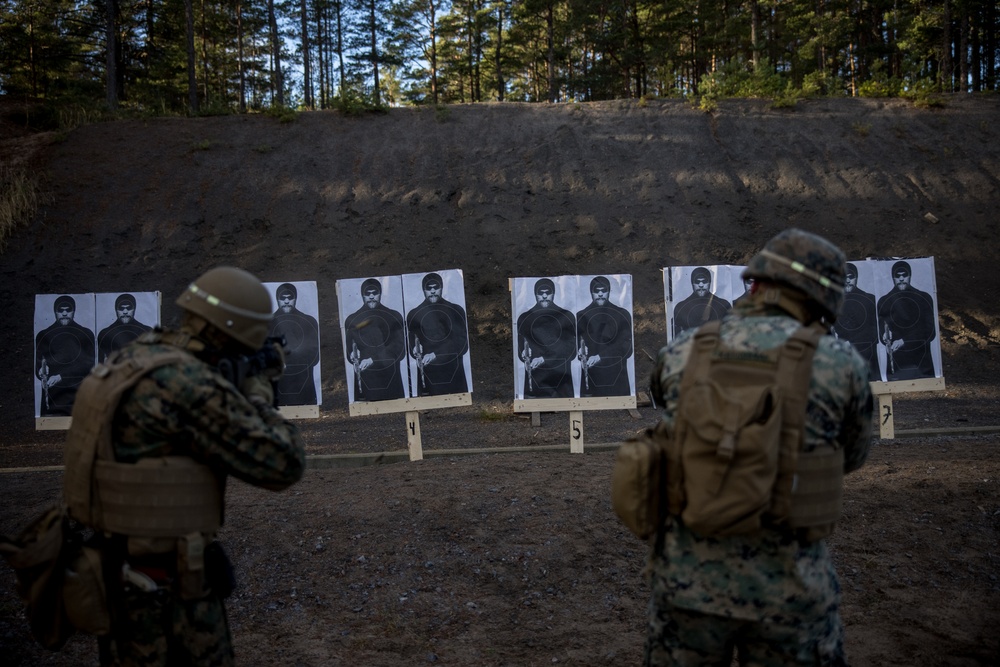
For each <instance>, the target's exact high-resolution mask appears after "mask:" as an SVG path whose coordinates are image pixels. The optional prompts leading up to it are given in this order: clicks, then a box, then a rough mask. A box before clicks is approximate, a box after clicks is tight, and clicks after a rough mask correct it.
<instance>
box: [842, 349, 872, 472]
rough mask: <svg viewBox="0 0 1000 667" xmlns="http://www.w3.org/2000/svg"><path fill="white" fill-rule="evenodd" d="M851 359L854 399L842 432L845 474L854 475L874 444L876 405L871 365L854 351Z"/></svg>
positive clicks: (849, 403) (852, 397)
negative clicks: (870, 381)
mask: <svg viewBox="0 0 1000 667" xmlns="http://www.w3.org/2000/svg"><path fill="white" fill-rule="evenodd" d="M849 353H850V355H851V357H852V359H851V373H850V377H851V383H852V386H851V398H850V400H849V401H848V404H847V407H846V410H847V412H846V414H847V419H845V421H844V429H843V431H842V432H841V440H840V442H841V444H842V445H843V447H844V472H845V473H848V472H853V471H855V470H857V469H858V468H860V467H861V466H862V465H864V462H865V460H866V459H867V458H868V451H869V449H870V448H871V444H872V428H873V425H872V417H873V412H874V410H875V402H874V400H873V398H872V389H871V385H870V384H869V374H868V364H867V363H865V361H864V360H863V359H862V358H861V356H860V355H859V354H858V353H857V351H855V350H854V348H853V347H851V348H850V349H849Z"/></svg>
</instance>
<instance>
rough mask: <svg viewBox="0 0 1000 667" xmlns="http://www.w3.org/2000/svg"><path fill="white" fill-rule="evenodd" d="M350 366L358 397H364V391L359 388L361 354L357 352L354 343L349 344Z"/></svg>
mask: <svg viewBox="0 0 1000 667" xmlns="http://www.w3.org/2000/svg"><path fill="white" fill-rule="evenodd" d="M351 365H353V366H354V380H355V381H356V382H357V384H358V396H359V397H360V396H363V395H364V393H365V392H364V390H363V389H362V388H361V353H360V352H358V344H357V343H356V342H352V343H351Z"/></svg>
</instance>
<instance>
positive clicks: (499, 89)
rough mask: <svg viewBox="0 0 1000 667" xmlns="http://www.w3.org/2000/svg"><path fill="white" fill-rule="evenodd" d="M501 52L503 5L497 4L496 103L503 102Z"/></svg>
mask: <svg viewBox="0 0 1000 667" xmlns="http://www.w3.org/2000/svg"><path fill="white" fill-rule="evenodd" d="M502 50H503V3H502V2H501V3H498V4H497V47H496V52H495V54H494V56H495V57H494V61H495V64H496V68H497V102H503V92H504V80H503V67H502V65H501V60H500V54H501V51H502Z"/></svg>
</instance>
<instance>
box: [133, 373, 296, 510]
mask: <svg viewBox="0 0 1000 667" xmlns="http://www.w3.org/2000/svg"><path fill="white" fill-rule="evenodd" d="M122 408H123V409H125V410H126V416H127V419H126V420H124V422H125V423H124V425H123V426H122V427H121V430H120V431H119V436H118V441H117V443H116V446H115V451H116V454H117V455H118V457H119V460H125V461H127V460H129V459H132V460H135V459H138V458H142V457H144V456H165V455H170V454H174V455H185V454H190V455H191V456H193V457H194V458H196V459H198V460H200V461H202V462H204V463H206V464H208V465H209V466H211V467H212V468H214V469H216V470H218V471H220V472H224V473H226V474H230V475H233V476H234V477H237V478H239V479H242V480H243V481H245V482H248V483H250V484H253V485H254V486H260V487H264V488H267V489H272V490H280V489H283V488H286V487H288V486H290V485H292V484H294V483H295V482H297V481H298V480H299V479H301V478H302V473H303V471H304V469H305V452H304V449H303V445H302V438H301V436H300V434H299V430H298V428H297V427H296V426H295V424H293V423H292V422H290V421H288V420H287V419H285V418H283V417H282V416H281V414H280V413H279V412H278V411H277V410H275V409H274V408H273V407H271V406H270V405H262V406H261V407H260V408H257V407H255V406H254V405H253V404H251V403H250V401H248V400H247V399H246V397H244V396H243V394H241V393H240V392H239V390H237V389H236V387H235V386H233V385H232V384H231V383H230V382H229V381H227V380H226V379H225V378H223V377H222V376H221V375H220V374H219V373H217V372H216V371H215V370H214V369H212V368H211V367H209V366H208V365H206V364H203V363H201V362H197V361H192V362H191V363H186V364H178V365H170V366H164V367H162V368H159V369H157V370H155V371H154V372H153V373H151V374H150V376H149V377H148V378H146V379H144V380H142V381H141V382H139V383H138V384H137V385H136V387H135V389H134V390H133V392H132V395H131V397H130V399H129V400H128V401H126V402H125V403H124V404H123V406H122Z"/></svg>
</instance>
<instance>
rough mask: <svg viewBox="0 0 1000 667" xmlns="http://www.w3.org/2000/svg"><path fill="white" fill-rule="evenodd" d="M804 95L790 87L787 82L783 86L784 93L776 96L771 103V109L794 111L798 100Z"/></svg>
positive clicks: (789, 83)
mask: <svg viewBox="0 0 1000 667" xmlns="http://www.w3.org/2000/svg"><path fill="white" fill-rule="evenodd" d="M803 97H804V95H803V94H802V91H801V90H799V89H798V88H796V87H795V86H793V85H792V82H791V81H789V82H788V85H787V86H785V90H784V92H782V93H781V95H778V96H777V97H775V98H774V99H773V100H772V101H771V108H772V109H794V108H795V105H796V104H798V102H799V100H800V99H801V98H803Z"/></svg>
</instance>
